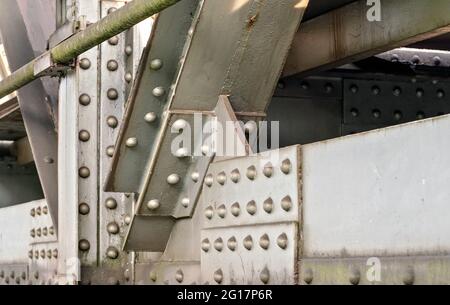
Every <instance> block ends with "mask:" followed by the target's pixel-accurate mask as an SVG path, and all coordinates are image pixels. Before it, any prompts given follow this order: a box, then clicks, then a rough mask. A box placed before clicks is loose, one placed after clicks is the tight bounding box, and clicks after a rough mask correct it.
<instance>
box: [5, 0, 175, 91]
mask: <svg viewBox="0 0 450 305" xmlns="http://www.w3.org/2000/svg"><path fill="white" fill-rule="evenodd" d="M179 1H181V0H134V1H132V2H130V3H129V4H127V5H125V6H124V7H122V8H121V9H118V10H117V11H115V12H113V13H111V14H110V15H108V16H107V17H105V18H103V19H102V20H100V21H99V22H97V23H94V24H92V25H90V26H88V28H87V29H86V30H84V31H81V32H79V33H77V34H75V35H74V36H72V37H70V38H69V39H67V40H65V41H63V42H62V43H61V44H59V45H57V46H55V47H54V48H53V49H51V50H50V51H49V52H50V54H51V57H52V60H53V62H54V63H57V64H66V63H68V62H70V61H71V60H72V59H74V58H75V57H77V56H78V55H80V54H82V53H84V52H86V51H87V50H89V49H91V48H93V47H95V46H96V45H99V44H100V43H102V42H104V41H106V40H108V39H109V38H111V37H113V36H115V35H118V34H120V33H122V32H123V31H125V30H127V29H129V28H131V27H132V26H134V25H136V24H138V23H139V22H141V21H142V20H144V19H146V18H148V17H150V16H152V15H155V14H157V13H159V12H161V11H162V10H164V9H166V8H168V7H170V6H172V5H174V4H176V3H177V2H179ZM35 63H36V59H35V60H33V61H31V62H29V63H28V64H26V65H25V66H23V67H22V68H20V69H18V70H17V71H15V72H14V73H12V74H11V75H10V76H8V77H7V78H5V79H4V80H3V81H2V82H0V98H2V97H4V96H6V95H8V94H10V93H12V92H14V91H16V90H17V89H19V88H21V87H23V86H25V85H26V84H28V83H30V82H32V81H33V80H35V79H37V78H38V77H39V75H35V73H34V66H35Z"/></svg>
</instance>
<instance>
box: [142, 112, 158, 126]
mask: <svg viewBox="0 0 450 305" xmlns="http://www.w3.org/2000/svg"><path fill="white" fill-rule="evenodd" d="M144 120H145V121H146V122H147V123H153V122H154V121H156V113H154V112H149V113H147V114H146V115H145V116H144Z"/></svg>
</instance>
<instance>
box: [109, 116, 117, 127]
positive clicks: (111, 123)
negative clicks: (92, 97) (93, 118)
mask: <svg viewBox="0 0 450 305" xmlns="http://www.w3.org/2000/svg"><path fill="white" fill-rule="evenodd" d="M106 124H108V126H109V127H111V128H116V127H117V126H118V125H119V121H118V120H117V118H116V117H115V116H109V117H108V118H107V119H106Z"/></svg>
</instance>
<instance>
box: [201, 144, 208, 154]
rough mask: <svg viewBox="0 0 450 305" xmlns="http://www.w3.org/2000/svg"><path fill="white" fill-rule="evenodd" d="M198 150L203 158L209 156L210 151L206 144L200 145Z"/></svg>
mask: <svg viewBox="0 0 450 305" xmlns="http://www.w3.org/2000/svg"><path fill="white" fill-rule="evenodd" d="M200 150H201V151H202V154H203V155H204V156H209V153H210V149H209V145H208V144H204V145H202V147H201V148H200Z"/></svg>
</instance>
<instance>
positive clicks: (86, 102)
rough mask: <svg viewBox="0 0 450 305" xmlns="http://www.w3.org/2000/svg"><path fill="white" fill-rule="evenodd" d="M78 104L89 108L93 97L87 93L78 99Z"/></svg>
mask: <svg viewBox="0 0 450 305" xmlns="http://www.w3.org/2000/svg"><path fill="white" fill-rule="evenodd" d="M78 102H79V103H80V105H82V106H87V105H89V104H90V103H91V97H90V96H89V95H87V94H85V93H83V94H81V95H80V97H79V98H78Z"/></svg>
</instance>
